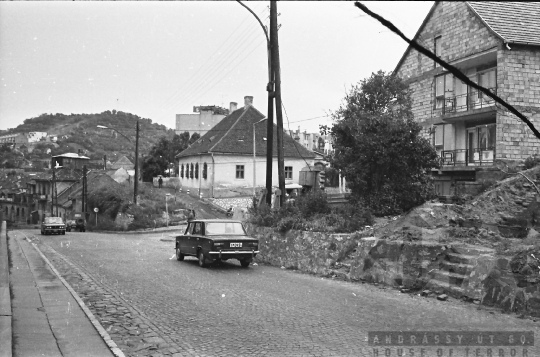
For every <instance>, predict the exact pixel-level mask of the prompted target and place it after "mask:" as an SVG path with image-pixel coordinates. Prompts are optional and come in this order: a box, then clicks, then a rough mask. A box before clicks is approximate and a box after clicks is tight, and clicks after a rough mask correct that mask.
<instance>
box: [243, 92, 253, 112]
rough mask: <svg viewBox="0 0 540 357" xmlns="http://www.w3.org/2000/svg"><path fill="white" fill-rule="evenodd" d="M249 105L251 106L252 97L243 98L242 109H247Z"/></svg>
mask: <svg viewBox="0 0 540 357" xmlns="http://www.w3.org/2000/svg"><path fill="white" fill-rule="evenodd" d="M249 105H253V97H252V96H249V95H246V96H245V97H244V108H245V109H247V107H248V106H249Z"/></svg>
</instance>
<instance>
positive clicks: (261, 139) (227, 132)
mask: <svg viewBox="0 0 540 357" xmlns="http://www.w3.org/2000/svg"><path fill="white" fill-rule="evenodd" d="M264 118H265V116H264V115H263V114H261V112H259V111H258V110H257V109H255V108H254V107H253V106H251V105H250V106H248V107H247V108H241V109H238V110H235V111H234V112H233V113H231V114H229V115H228V116H226V117H225V118H223V119H222V120H221V121H220V122H219V123H218V124H216V125H215V126H214V127H213V128H212V129H210V130H209V131H208V132H207V133H206V134H205V135H204V136H202V137H201V138H200V139H199V140H197V141H196V142H194V143H193V144H192V145H191V146H190V147H188V148H187V149H186V150H184V151H182V152H181V153H179V154H178V155H176V157H177V158H180V157H187V156H193V155H201V154H209V153H220V154H230V155H253V124H254V123H257V122H258V121H260V120H262V119H264ZM266 125H267V124H266V121H263V122H261V123H258V124H255V152H256V154H257V156H266V140H265V138H266V137H267V135H266ZM273 141H274V145H273V156H277V127H276V125H274V140H273ZM283 147H284V150H283V152H284V154H283V155H284V157H289V158H290V157H297V158H306V159H312V158H314V157H315V154H314V153H312V152H311V151H309V150H308V149H306V148H305V147H303V146H302V145H300V144H299V143H297V142H296V141H295V140H294V139H293V138H291V137H290V136H289V135H287V134H286V133H284V134H283Z"/></svg>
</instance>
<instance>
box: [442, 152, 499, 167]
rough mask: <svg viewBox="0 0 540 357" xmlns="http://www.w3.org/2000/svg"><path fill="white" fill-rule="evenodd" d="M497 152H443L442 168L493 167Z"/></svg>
mask: <svg viewBox="0 0 540 357" xmlns="http://www.w3.org/2000/svg"><path fill="white" fill-rule="evenodd" d="M495 157H496V156H495V150H494V149H493V148H491V149H489V150H484V149H470V150H469V149H458V150H444V151H441V166H442V167H448V166H492V165H493V162H494V160H495Z"/></svg>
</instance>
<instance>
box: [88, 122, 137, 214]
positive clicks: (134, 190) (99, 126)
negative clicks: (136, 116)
mask: <svg viewBox="0 0 540 357" xmlns="http://www.w3.org/2000/svg"><path fill="white" fill-rule="evenodd" d="M97 127H98V128H101V129H111V130H114V131H116V132H117V133H118V134H120V135H122V136H123V137H124V138H126V139H127V141H129V142H130V143H132V144H133V142H132V141H131V139H130V138H128V137H127V136H125V135H124V134H122V133H121V132H119V131H118V130H116V129H115V128H109V127H106V126H104V125H98V126H97ZM138 188H139V121H138V120H137V127H136V134H135V182H134V183H133V203H135V204H137V193H138Z"/></svg>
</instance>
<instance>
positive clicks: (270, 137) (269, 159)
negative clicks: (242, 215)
mask: <svg viewBox="0 0 540 357" xmlns="http://www.w3.org/2000/svg"><path fill="white" fill-rule="evenodd" d="M236 1H238V3H239V4H240V5H242V6H243V7H245V8H246V10H248V11H249V12H250V13H251V14H252V15H253V16H254V17H255V19H257V21H258V22H259V25H261V28H262V30H263V32H264V37H265V38H266V53H267V55H268V84H267V85H266V91H267V92H268V109H267V110H268V115H267V118H268V119H269V120H268V124H267V127H266V136H267V142H266V204H267V205H268V206H271V205H272V197H271V195H270V192H272V165H273V153H274V149H273V147H272V146H273V143H274V95H275V93H274V78H275V75H274V72H273V71H272V41H271V37H270V36H269V34H268V29H267V28H266V27H265V26H264V25H263V23H262V21H261V19H260V18H259V17H258V16H257V14H255V13H254V12H253V11H252V10H251V9H250V8H249V7H247V6H246V5H244V4H243V3H242V2H241V1H240V0H236ZM282 130H283V129H282ZM278 136H279V134H278ZM278 166H279V155H278ZM254 190H255V189H254Z"/></svg>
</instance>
